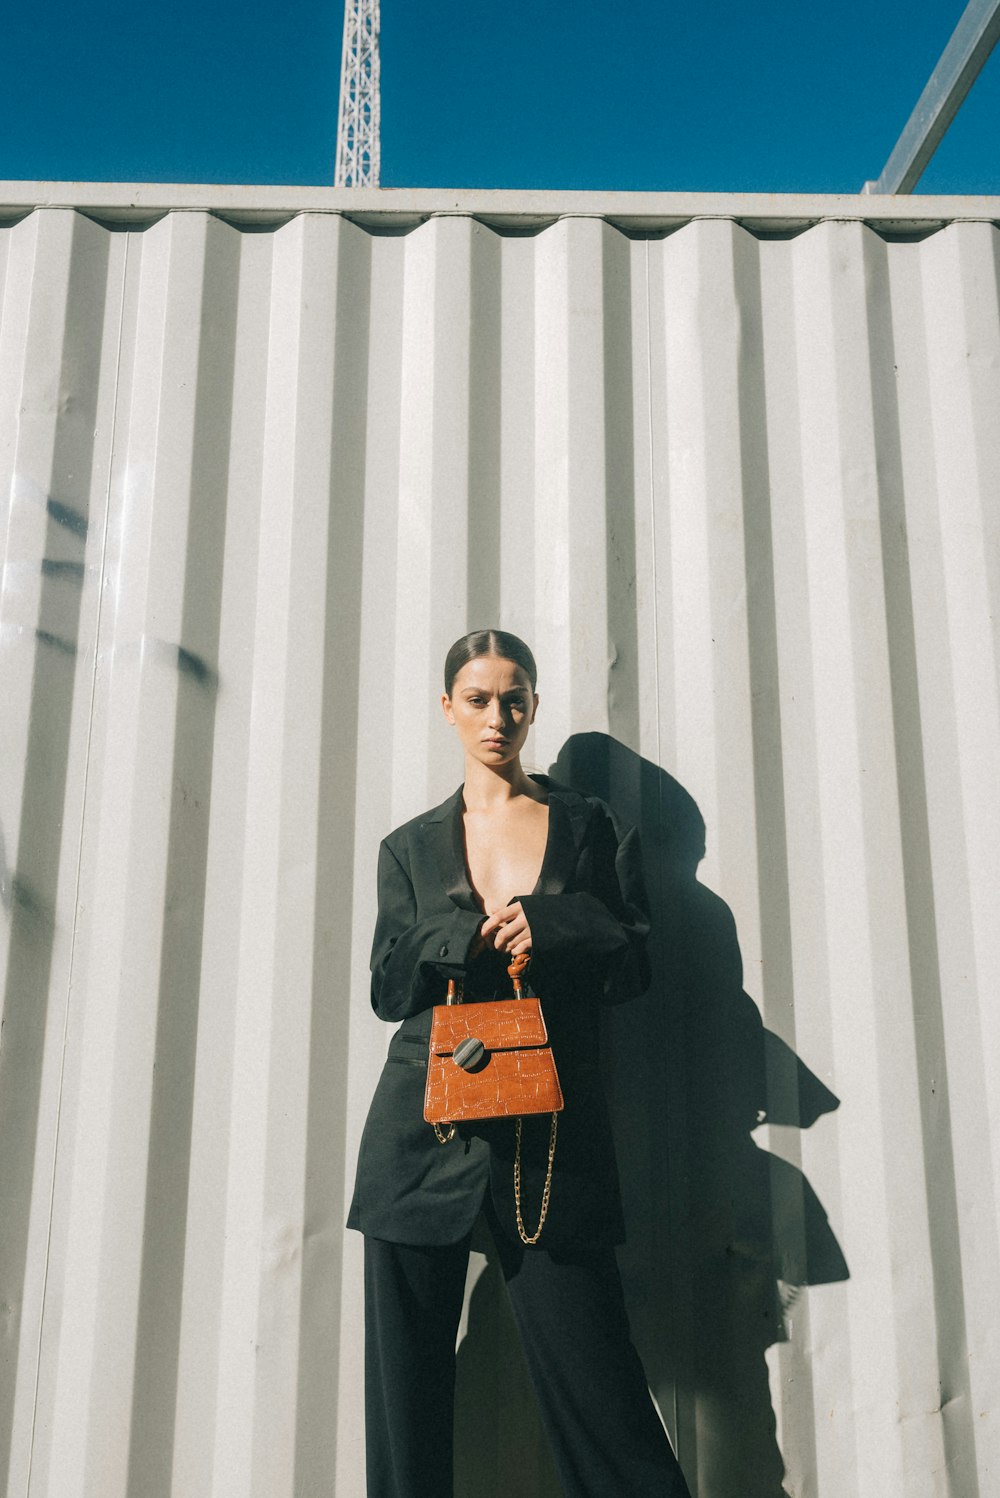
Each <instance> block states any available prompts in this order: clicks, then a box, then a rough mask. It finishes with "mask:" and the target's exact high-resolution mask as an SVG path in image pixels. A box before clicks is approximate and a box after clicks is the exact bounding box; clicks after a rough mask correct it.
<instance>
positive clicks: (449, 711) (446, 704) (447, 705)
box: [441, 692, 455, 727]
mask: <svg viewBox="0 0 1000 1498" xmlns="http://www.w3.org/2000/svg"><path fill="white" fill-rule="evenodd" d="M441 711H442V712H443V713H444V715H445V717H446V718H447V720H448V722H449V723H450V724H451V725H452V727H454V726H455V710H454V708H453V707H452V705H451V698H450V697H449V696H448V693H447V692H442V693H441Z"/></svg>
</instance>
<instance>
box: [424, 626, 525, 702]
mask: <svg viewBox="0 0 1000 1498" xmlns="http://www.w3.org/2000/svg"><path fill="white" fill-rule="evenodd" d="M483 655H495V656H498V657H499V658H500V660H503V661H513V662H514V664H515V666H520V668H521V670H522V671H523V672H524V674H525V676H526V677H527V678H528V680H529V682H530V683H531V690H532V691H534V690H535V683H536V682H537V680H538V667H537V666H536V665H535V657H534V656H533V655H532V653H531V651H530V650H529V649H528V646H527V645H526V644H525V643H524V641H523V640H520V639H518V637H517V635H510V634H508V633H507V631H506V630H505V629H474V630H473V631H472V633H471V634H468V635H463V636H462V638H461V639H460V640H456V641H455V643H454V645H453V646H452V647H451V649H450V650H449V651H448V654H447V655H446V656H445V660H444V690H445V695H446V696H447V697H450V696H451V689H452V687H453V686H454V685H455V677H456V676H457V675H458V673H459V671H461V669H462V667H463V666H467V665H468V664H469V662H470V661H475V660H478V659H479V657H480V656H483Z"/></svg>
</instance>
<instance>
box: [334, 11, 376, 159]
mask: <svg viewBox="0 0 1000 1498" xmlns="http://www.w3.org/2000/svg"><path fill="white" fill-rule="evenodd" d="M378 5H379V0H345V5H344V55H343V61H342V62H341V66H340V113H339V116H338V119H337V169H336V172H335V174H334V178H333V185H334V187H378V172H379V76H378V75H379V68H378Z"/></svg>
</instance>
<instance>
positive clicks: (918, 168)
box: [861, 0, 1000, 193]
mask: <svg viewBox="0 0 1000 1498" xmlns="http://www.w3.org/2000/svg"><path fill="white" fill-rule="evenodd" d="M998 38H1000V0H969V4H968V5H967V6H966V7H965V10H964V11H963V12H962V16H961V19H960V20H959V23H958V25H957V26H956V27H955V30H954V31H953V32H952V35H951V41H950V42H949V43H948V45H947V47H945V49H944V51H943V52H942V53H941V58H940V61H939V62H938V65H937V67H936V68H935V69H934V71H933V73H932V74H931V76H930V78H929V79H928V82H927V86H926V88H925V89H924V91H923V93H922V94H921V95H920V98H919V99H918V100H917V105H916V108H915V109H914V111H913V113H912V114H911V115H910V118H909V119H908V120H907V122H906V125H905V127H904V129H903V133H902V135H901V136H900V137H899V140H898V141H897V142H896V144H895V146H894V148H893V151H892V155H891V156H890V157H889V160H888V161H887V162H886V164H885V166H884V167H883V169H882V175H881V176H880V177H879V179H878V181H877V182H866V183H865V185H864V187H863V188H862V189H861V191H862V192H868V193H908V192H912V191H913V189H914V187H915V186H916V184H917V182H918V181H919V180H920V177H921V175H922V173H923V171H924V168H925V167H926V166H927V163H928V162H929V161H930V159H931V157H932V156H933V155H934V152H935V151H936V150H937V148H938V146H939V144H940V142H941V138H942V136H943V135H944V133H945V131H946V130H947V128H948V126H949V125H950V124H951V122H952V120H953V119H954V118H955V115H956V114H957V113H958V108H959V105H960V104H961V102H962V100H963V99H964V98H965V96H966V94H967V93H968V92H969V89H970V88H971V87H972V85H973V83H975V81H976V78H977V77H978V76H979V72H980V69H981V68H982V66H983V63H984V62H985V61H986V59H987V58H988V57H989V55H990V53H991V52H992V51H993V47H994V45H995V43H996V41H997V39H998Z"/></svg>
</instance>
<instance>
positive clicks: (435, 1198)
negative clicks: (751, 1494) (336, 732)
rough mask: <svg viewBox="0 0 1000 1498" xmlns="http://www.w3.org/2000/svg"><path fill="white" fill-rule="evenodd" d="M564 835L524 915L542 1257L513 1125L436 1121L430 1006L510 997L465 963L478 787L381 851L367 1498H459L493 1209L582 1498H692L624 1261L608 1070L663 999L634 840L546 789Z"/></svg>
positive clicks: (480, 966)
mask: <svg viewBox="0 0 1000 1498" xmlns="http://www.w3.org/2000/svg"><path fill="white" fill-rule="evenodd" d="M536 778H537V779H538V780H539V781H540V782H541V783H542V784H543V785H545V786H546V787H547V789H548V792H549V801H548V805H549V829H548V840H547V843H546V849H545V856H544V860H543V863H542V869H541V873H540V875H539V878H538V882H537V884H536V886H535V889H534V890H533V891H532V892H531V894H528V895H521V896H520V897H516V896H512V899H513V898H520V900H521V904H522V906H523V908H524V912H525V915H526V917H527V920H528V924H529V926H530V928H531V935H532V960H531V966H530V968H529V970H528V976H529V978H530V980H531V984H532V986H533V987H534V988H535V990H536V991H537V992H538V993H540V994H541V995H542V999H543V1006H544V1011H545V1019H546V1024H547V1026H548V1030H549V1038H550V1041H551V1044H552V1048H553V1051H554V1053H555V1057H556V1064H557V1066H558V1069H559V1078H560V1082H561V1084H562V1089H563V1094H564V1097H565V1104H566V1106H565V1110H564V1112H563V1113H561V1114H560V1117H559V1133H558V1145H557V1149H556V1156H555V1167H554V1171H553V1178H552V1197H551V1204H550V1208H549V1215H548V1218H547V1220H546V1223H545V1227H544V1229H543V1232H542V1237H541V1240H540V1242H539V1244H538V1246H537V1247H535V1248H525V1247H523V1246H522V1244H521V1242H520V1240H519V1238H518V1236H517V1230H516V1226H515V1221H514V1191H513V1154H514V1128H513V1124H512V1123H511V1122H509V1121H504V1122H499V1123H493V1122H491V1123H487V1124H483V1125H479V1126H475V1127H473V1126H460V1128H459V1130H458V1131H457V1133H456V1137H455V1138H454V1139H453V1140H452V1142H451V1143H450V1144H448V1145H440V1144H439V1143H438V1142H437V1139H436V1138H435V1135H434V1131H433V1129H431V1127H430V1125H429V1124H427V1123H425V1122H424V1119H423V1094H424V1083H425V1078H426V1065H427V1049H428V1040H429V1036H430V1023H431V1008H432V1006H433V1005H434V1004H436V1003H441V1002H442V1001H443V997H444V990H445V987H446V982H447V979H448V977H459V976H462V977H464V984H465V996H466V998H468V999H470V1000H471V999H488V998H492V997H494V996H496V997H501V996H503V997H506V996H508V995H509V993H510V980H509V978H508V977H507V975H506V971H505V969H506V963H507V960H508V959H507V958H506V957H505V956H502V955H501V954H498V953H496V952H495V951H493V950H491V949H490V950H486V951H483V952H480V953H478V954H477V955H476V956H475V957H470V948H471V947H472V946H473V943H474V939H475V938H476V936H477V934H478V931H479V926H480V924H481V922H482V920H483V913H482V911H481V910H480V909H479V908H478V907H477V905H476V901H475V898H474V896H473V893H472V889H471V887H470V885H469V880H468V874H467V871H466V864H465V844H464V836H463V828H462V789H461V788H459V790H458V791H456V792H455V794H454V795H453V796H451V797H449V799H448V800H447V801H445V802H444V803H443V804H442V805H441V806H439V807H437V808H435V809H434V810H433V811H430V812H428V813H426V814H425V815H424V816H422V817H417V818H415V819H414V820H413V821H411V822H407V823H406V824H405V825H404V826H403V827H400V828H398V829H397V830H396V831H395V832H393V833H391V834H390V836H389V837H387V838H386V839H385V841H384V842H383V844H382V847H381V849H380V852H379V866H378V902H379V913H378V921H377V924H376V929H375V940H374V946H373V950H372V1005H373V1007H374V1009H375V1012H376V1013H377V1014H378V1015H379V1016H380V1017H381V1018H382V1019H385V1020H390V1021H393V1020H401V1021H402V1024H401V1025H400V1027H399V1029H398V1030H397V1032H396V1034H395V1035H394V1036H393V1037H392V1040H391V1041H390V1044H389V1053H388V1057H387V1060H386V1064H385V1067H384V1069H383V1072H382V1076H381V1078H380V1080H379V1084H378V1087H377V1089H376V1092H375V1096H374V1099H373V1100H372V1105H371V1109H370V1111H369V1115H368V1121H367V1123H366V1125H365V1131H364V1136H363V1138H362V1142H361V1150H360V1155H359V1160H358V1172H357V1180H356V1185H355V1191H354V1200H353V1203H352V1205H351V1211H350V1216H349V1218H348V1223H349V1226H351V1227H354V1228H358V1229H360V1231H361V1232H363V1233H364V1234H365V1237H366V1244H365V1291H366V1296H365V1304H366V1323H365V1324H366V1412H367V1413H366V1421H367V1430H368V1495H369V1498H449V1495H450V1494H451V1491H452V1477H451V1452H452V1437H451V1429H452V1404H453V1399H452V1396H453V1391H454V1368H455V1335H456V1331H457V1327H458V1320H459V1316H460V1313H461V1306H462V1298H463V1289H464V1283H465V1272H466V1265H467V1261H468V1253H469V1240H470V1236H471V1232H472V1226H473V1223H474V1221H475V1219H476V1217H477V1215H478V1214H479V1212H480V1211H481V1210H482V1211H483V1212H484V1213H485V1215H486V1218H487V1221H488V1223H489V1226H490V1228H491V1230H492V1232H493V1236H494V1239H495V1240H496V1243H497V1249H498V1252H499V1254H500V1259H501V1263H502V1266H503V1271H504V1276H505V1279H506V1281H507V1286H508V1290H509V1292H510V1298H511V1303H512V1307H513V1310H514V1315H515V1319H516V1320H517V1323H518V1326H519V1330H520V1332H521V1337H522V1341H523V1343H524V1347H525V1353H526V1356H527V1360H528V1366H529V1371H530V1373H531V1376H532V1380H533V1383H534V1385H535V1390H536V1394H537V1396H538V1399H539V1403H540V1406H541V1410H542V1416H543V1420H544V1422H545V1425H546V1429H547V1432H548V1435H549V1438H550V1440H551V1442H552V1445H553V1449H554V1453H555V1456H556V1462H557V1467H558V1470H559V1474H560V1478H561V1481H562V1483H563V1486H564V1489H565V1492H566V1494H567V1495H568V1498H687V1492H688V1490H687V1487H686V1484H685V1483H684V1479H683V1476H682V1475H681V1472H680V1468H679V1467H678V1465H677V1463H676V1460H675V1458H674V1456H673V1453H672V1451H671V1450H670V1446H669V1443H668V1441H667V1438H666V1436H665V1434H664V1432H663V1429H662V1426H661V1425H660V1422H659V1419H658V1417H657V1416H656V1413H655V1410H654V1409H653V1406H652V1403H651V1401H650V1398H649V1394H648V1390H647V1388H646V1382H645V1377H644V1375H643V1372H642V1367H641V1364H640V1362H639V1358H638V1355H637V1354H636V1352H635V1349H634V1348H633V1346H632V1343H631V1340H630V1337H629V1331H628V1321H627V1318H626V1315H625V1308H624V1302H623V1299H622V1292H621V1282H620V1278H619V1274H618V1266H617V1262H616V1260H615V1255H614V1248H613V1245H614V1244H615V1243H617V1242H620V1241H621V1239H622V1237H623V1224H622V1215H621V1201H620V1196H619V1190H618V1177H617V1171H616V1167H615V1159H614V1147H613V1144H612V1139H611V1130H610V1125H609V1122H608V1116H607V1109H606V1105H605V1100H604V1095H603V1092H602V1089H601V1083H600V1075H599V1069H598V1060H599V1055H598V1024H599V1014H600V1006H601V1004H602V1003H616V1002H620V1001H622V1000H624V999H627V998H631V997H633V996H634V995H636V994H639V993H641V992H642V991H643V990H644V989H645V988H646V987H647V986H648V982H649V971H648V965H647V961H646V956H645V938H646V935H647V932H648V919H647V916H646V903H645V893H644V889H643V882H642V871H641V859H640V852H639V846H638V839H637V836H636V833H635V831H634V830H633V829H630V828H623V827H621V826H620V825H619V824H618V823H617V822H616V821H615V819H614V817H613V815H612V813H611V812H610V810H609V809H608V807H606V806H605V805H604V803H603V802H601V801H598V800H597V799H596V798H592V797H584V796H580V795H577V794H576V792H574V791H570V790H567V789H565V788H564V787H561V786H557V785H555V784H554V783H550V782H548V781H547V780H546V779H545V777H536ZM548 1133H549V1118H548V1116H547V1115H546V1116H544V1117H539V1118H533V1119H528V1120H526V1121H525V1126H524V1139H523V1149H522V1202H523V1210H524V1215H525V1222H526V1224H527V1226H528V1230H529V1232H530V1231H532V1230H533V1229H534V1226H535V1224H536V1223H537V1214H538V1206H539V1204H540V1202H541V1195H542V1186H543V1183H544V1179H545V1168H546V1163H547V1145H548Z"/></svg>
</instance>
